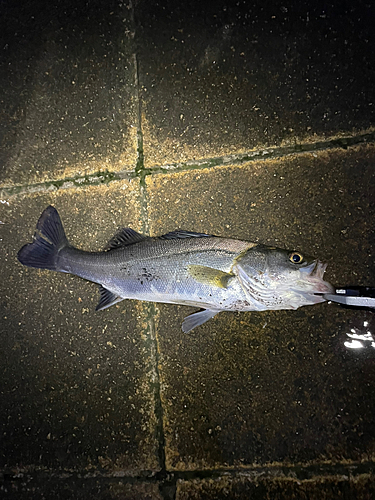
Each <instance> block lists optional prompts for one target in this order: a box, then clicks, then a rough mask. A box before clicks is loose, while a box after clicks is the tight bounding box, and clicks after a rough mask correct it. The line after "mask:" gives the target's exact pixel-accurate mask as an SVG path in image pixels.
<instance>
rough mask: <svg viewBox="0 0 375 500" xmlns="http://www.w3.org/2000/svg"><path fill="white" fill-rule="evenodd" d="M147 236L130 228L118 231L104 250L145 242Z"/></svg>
mask: <svg viewBox="0 0 375 500" xmlns="http://www.w3.org/2000/svg"><path fill="white" fill-rule="evenodd" d="M146 239H147V236H143V234H140V233H137V231H134V229H132V228H130V227H124V228H123V229H120V230H119V231H118V232H117V233H116V234H115V235H114V236H113V237H112V238H111V239H110V240H109V242H108V244H107V246H106V247H105V250H114V249H115V248H121V247H127V246H129V245H133V244H134V243H139V242H140V241H143V240H146Z"/></svg>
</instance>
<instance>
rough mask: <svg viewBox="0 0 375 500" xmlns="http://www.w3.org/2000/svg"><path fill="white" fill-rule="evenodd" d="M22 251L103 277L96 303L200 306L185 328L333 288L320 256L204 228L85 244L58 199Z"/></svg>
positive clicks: (56, 266) (31, 262) (297, 303)
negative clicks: (99, 247) (68, 225)
mask: <svg viewBox="0 0 375 500" xmlns="http://www.w3.org/2000/svg"><path fill="white" fill-rule="evenodd" d="M18 259H19V260H20V262H21V263H22V264H24V265H27V266H29V267H37V268H44V269H51V270H55V271H60V272H66V273H70V274H75V275H77V276H80V277H82V278H85V279H87V280H90V281H93V282H95V283H98V284H99V285H100V294H101V298H100V301H99V304H98V306H97V309H98V310H99V309H105V308H106V307H109V306H110V305H113V304H115V303H116V302H119V301H120V300H123V299H138V300H145V301H151V302H164V303H170V304H183V305H189V306H196V307H200V308H203V309H204V310H203V311H200V312H198V313H194V314H192V315H190V316H188V317H187V318H185V320H184V322H183V330H184V331H185V332H188V331H190V330H192V329H193V328H195V327H196V326H198V325H200V324H202V323H204V322H205V321H207V320H208V319H210V318H211V317H213V316H215V314H217V313H218V312H220V311H225V310H227V311H264V310H267V309H273V310H274V309H297V308H298V307H301V306H303V305H309V304H316V303H318V302H324V300H325V299H324V298H323V296H322V294H324V293H330V292H332V291H333V287H332V286H331V285H330V284H329V283H327V282H325V281H323V274H324V271H325V268H326V266H325V265H324V264H322V263H321V262H319V261H317V260H314V259H310V258H306V257H305V258H303V257H302V256H301V254H299V253H298V252H288V251H287V250H282V249H278V248H273V247H267V246H265V245H260V244H255V243H250V242H247V241H241V240H235V239H226V238H220V237H216V236H212V235H206V234H201V233H191V232H186V231H174V232H172V233H168V234H166V235H164V236H161V237H158V238H151V237H145V236H143V235H141V234H139V233H137V232H135V231H133V230H132V229H130V228H126V229H123V230H122V231H121V232H119V233H118V234H116V235H115V236H114V238H113V239H112V240H111V241H110V243H109V249H108V250H107V251H104V252H85V251H82V250H79V249H77V248H74V247H72V246H70V245H69V243H68V241H67V239H66V236H65V233H64V229H63V226H62V223H61V220H60V217H59V215H58V213H57V211H56V210H55V209H54V208H53V207H48V208H46V210H45V211H44V212H43V214H42V215H41V217H40V219H39V221H38V224H37V230H36V233H35V236H34V242H33V243H31V244H29V245H25V246H24V247H23V248H22V249H21V250H20V251H19V253H18ZM316 294H321V295H316Z"/></svg>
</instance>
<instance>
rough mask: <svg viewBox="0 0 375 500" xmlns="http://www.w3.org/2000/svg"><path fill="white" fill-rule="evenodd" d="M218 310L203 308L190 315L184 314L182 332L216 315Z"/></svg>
mask: <svg viewBox="0 0 375 500" xmlns="http://www.w3.org/2000/svg"><path fill="white" fill-rule="evenodd" d="M219 312H220V311H218V310H213V309H204V310H203V311H198V312H196V313H193V314H190V316H186V318H185V319H184V321H183V322H182V331H183V332H184V333H188V332H191V330H193V328H195V327H197V326H199V325H203V323H205V322H206V321H208V320H209V319H211V318H213V317H214V316H216V314H217V313H219Z"/></svg>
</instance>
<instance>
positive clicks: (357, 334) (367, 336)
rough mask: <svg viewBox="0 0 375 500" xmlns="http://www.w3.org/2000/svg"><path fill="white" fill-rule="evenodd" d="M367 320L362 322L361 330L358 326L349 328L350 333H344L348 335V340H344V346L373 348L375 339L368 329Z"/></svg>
mask: <svg viewBox="0 0 375 500" xmlns="http://www.w3.org/2000/svg"><path fill="white" fill-rule="evenodd" d="M368 326H369V322H368V321H364V322H363V329H364V330H365V331H361V329H358V328H351V329H350V333H347V334H346V335H347V336H348V337H349V339H350V340H349V341H346V342H344V346H345V347H347V348H348V349H363V348H374V349H375V341H374V337H373V336H372V333H371V331H370V330H368Z"/></svg>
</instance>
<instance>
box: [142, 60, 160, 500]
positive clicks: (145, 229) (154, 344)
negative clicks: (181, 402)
mask: <svg viewBox="0 0 375 500" xmlns="http://www.w3.org/2000/svg"><path fill="white" fill-rule="evenodd" d="M134 67H135V87H136V96H137V104H138V109H137V164H136V168H135V175H136V176H137V177H138V178H139V189H140V206H141V224H142V234H145V235H149V234H150V228H149V220H148V195H147V187H146V182H145V168H144V154H143V133H142V104H141V99H140V92H139V90H140V86H139V78H138V75H139V73H138V59H137V54H134ZM143 308H144V311H145V313H146V322H147V324H148V331H147V332H146V334H147V337H148V339H149V341H150V347H151V362H150V365H151V370H152V380H153V381H152V389H153V394H154V411H155V418H156V425H155V433H156V436H155V437H156V442H157V443H158V445H157V446H158V449H157V455H158V461H159V466H160V469H161V470H160V472H159V475H160V476H162V477H165V475H166V462H165V435H164V413H163V404H162V401H161V385H160V371H159V345H158V339H157V336H156V328H155V315H156V307H155V304H153V303H145V304H144V305H143ZM166 491H167V490H165V491H164V490H163V492H161V493H162V494H163V497H164V498H167V497H168V495H167V494H166Z"/></svg>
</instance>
